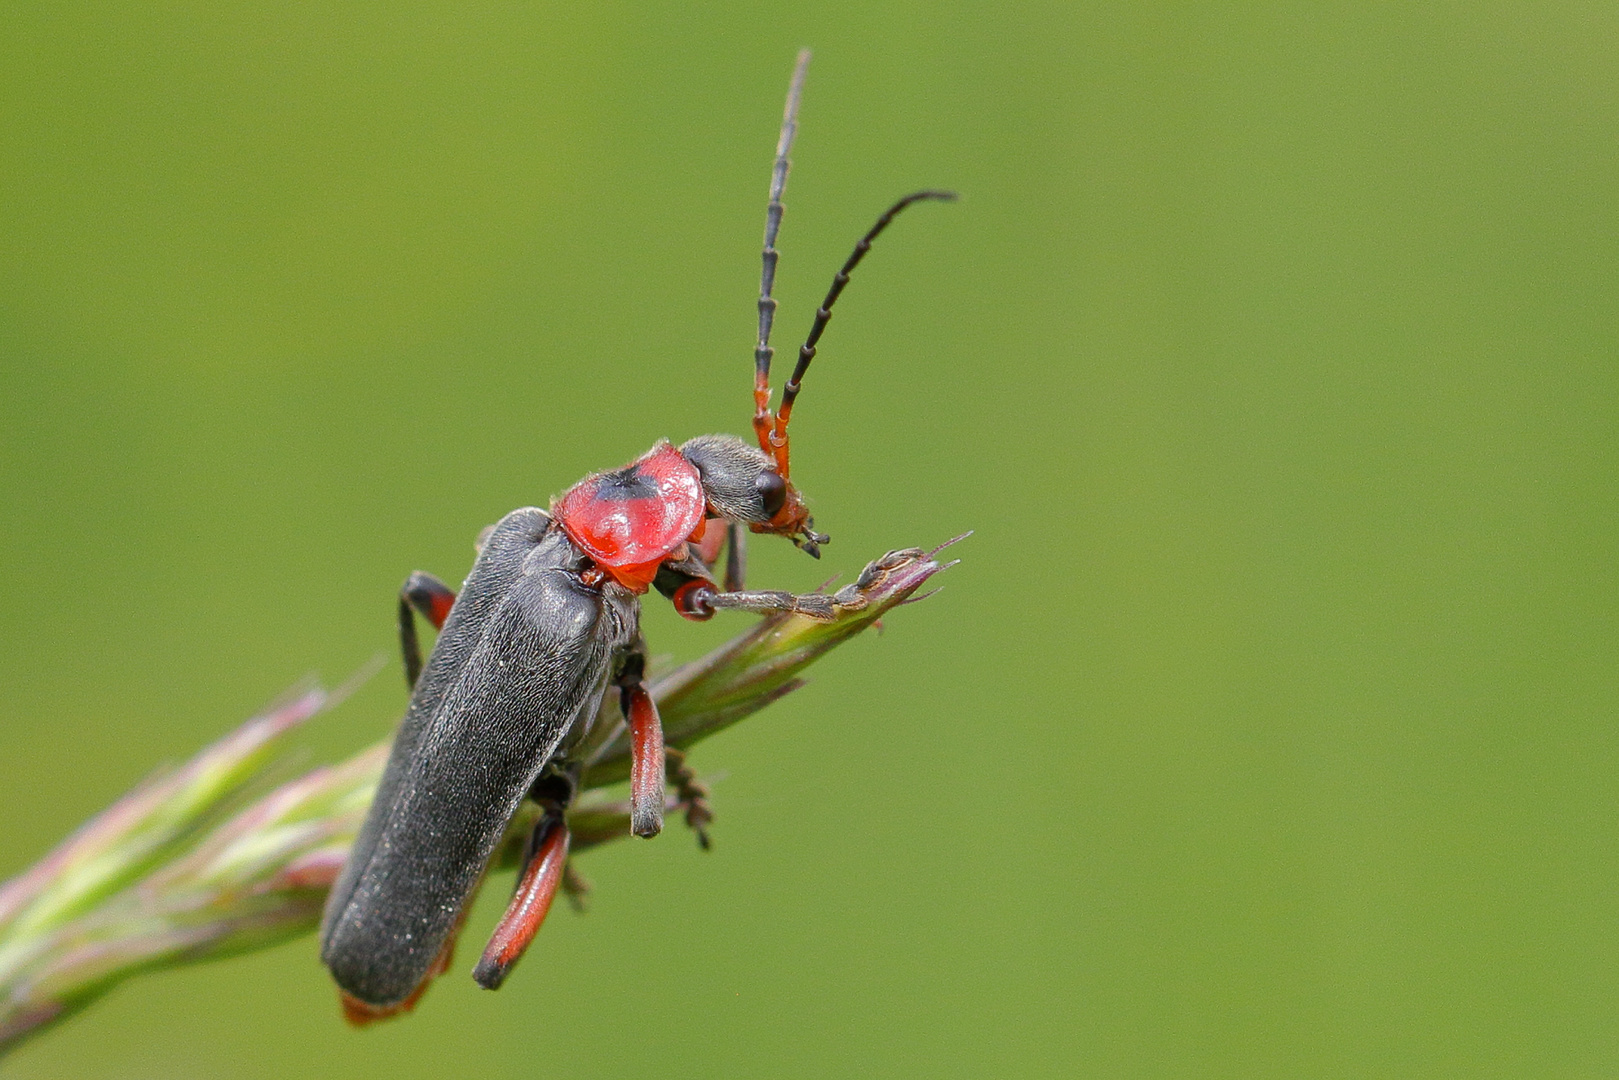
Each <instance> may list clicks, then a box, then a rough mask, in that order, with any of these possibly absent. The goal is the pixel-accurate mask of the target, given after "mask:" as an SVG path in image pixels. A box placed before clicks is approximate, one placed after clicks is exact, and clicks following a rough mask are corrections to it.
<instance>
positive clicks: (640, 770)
mask: <svg viewBox="0 0 1619 1080" xmlns="http://www.w3.org/2000/svg"><path fill="white" fill-rule="evenodd" d="M618 700H619V706H620V708H622V709H623V710H624V721H625V723H627V724H628V725H629V727H630V831H631V832H633V833H634V834H635V835H636V836H640V837H643V838H646V839H651V838H652V837H654V836H657V835H658V833H660V832H662V831H663V774H664V767H665V766H664V762H665V754H664V748H663V721H661V720H660V719H659V718H658V706H657V703H656V702H654V701H653V700H652V695H651V694H650V693H649V692H648V691H647V688H646V684H645V683H643V682H642V681H641V680H640V679H639V678H637V679H636V680H635V681H634V682H633V683H630V684H629V685H627V686H620V687H619V698H618Z"/></svg>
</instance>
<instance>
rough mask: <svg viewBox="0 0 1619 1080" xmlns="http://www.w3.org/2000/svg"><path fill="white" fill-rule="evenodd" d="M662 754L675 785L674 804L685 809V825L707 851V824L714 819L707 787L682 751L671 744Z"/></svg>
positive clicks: (708, 844) (708, 845)
mask: <svg viewBox="0 0 1619 1080" xmlns="http://www.w3.org/2000/svg"><path fill="white" fill-rule="evenodd" d="M663 756H664V762H665V767H666V769H667V770H668V776H669V779H670V781H672V782H673V783H674V785H675V805H676V806H677V807H683V808H684V809H685V811H686V825H687V827H688V828H690V829H691V831H692V832H694V833H696V834H697V846H698V847H700V848H702V849H703V850H704V851H708V850H709V849H710V848H711V847H712V846H713V845H712V844H711V843H710V842H709V839H708V824H709V822H711V821H713V820H714V810H713V808H712V807H711V806H709V805H708V787H707V786H706V785H704V784H703V783H702V782H700V781H699V780H698V779H697V774H696V773H695V772H693V771H692V767H691V766H690V765H687V764H686V755H685V754H684V753H683V752H682V751H679V750H676V749H675V748H674V747H672V746H671V747H669V748H668V749H667V750H665V751H664V752H663Z"/></svg>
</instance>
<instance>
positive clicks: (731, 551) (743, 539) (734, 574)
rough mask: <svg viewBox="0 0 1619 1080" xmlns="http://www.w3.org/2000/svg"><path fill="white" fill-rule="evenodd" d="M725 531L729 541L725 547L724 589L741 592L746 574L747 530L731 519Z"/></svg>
mask: <svg viewBox="0 0 1619 1080" xmlns="http://www.w3.org/2000/svg"><path fill="white" fill-rule="evenodd" d="M725 532H726V535H727V536H728V537H730V541H731V542H730V543H729V544H727V545H726V547H725V591H726V592H741V591H742V590H743V589H744V588H745V587H746V586H745V585H744V584H743V580H744V579H745V578H746V577H747V575H748V530H747V529H746V527H744V526H743V525H742V524H741V523H740V522H736V521H733V522H731V523H730V528H728V529H726V530H725Z"/></svg>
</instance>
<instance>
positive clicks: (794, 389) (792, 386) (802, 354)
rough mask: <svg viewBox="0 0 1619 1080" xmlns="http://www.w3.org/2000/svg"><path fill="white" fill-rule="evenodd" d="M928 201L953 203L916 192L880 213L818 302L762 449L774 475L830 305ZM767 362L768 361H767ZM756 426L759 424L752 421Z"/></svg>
mask: <svg viewBox="0 0 1619 1080" xmlns="http://www.w3.org/2000/svg"><path fill="white" fill-rule="evenodd" d="M927 199H937V200H939V201H941V202H955V200H956V193H955V192H954V191H916V192H912V193H911V194H909V195H907V196H905V197H904V198H903V199H901V200H900V201H899V202H897V203H895V204H894V205H893V206H890V207H889V208H888V209H887V210H885V211H883V216H882V217H880V218H878V219H877V224H875V225H873V226H872V227H871V229H870V231H868V232H867V233H866V235H865V236H862V237H861V238H860V242H859V243H858V244H856V245H855V246H854V253H853V254H851V255H850V256H849V258H848V260H847V261H846V262H845V263H844V264H843V269H841V270H839V271H838V272H837V276H835V277H834V278H833V279H832V287H831V288H830V289H828V290H827V291H826V299H825V300H822V301H821V306H820V308H819V310H817V311H816V312H815V322H814V324H813V325H812V326H810V332H809V337H807V338H805V339H804V345H803V347H802V348H800V349H799V350H798V363H797V364H796V365H794V367H793V377H792V378H790V379H788V380H787V385H786V386H783V387H782V388H781V409H780V410H779V411H778V412H777V413H776V426H775V430H774V431H772V432H771V433H770V445H769V446H767V447H762V449H764V451H765V453H767V454H772V455H774V456H775V459H776V471H777V472H779V473H780V474H781V475H782V476H783V477H785V476H786V475H787V422H788V421H789V420H790V419H792V415H793V402H794V401H795V400H796V399H797V398H798V390H799V386H800V384H802V383H803V381H804V372H806V371H808V370H809V366H810V361H811V360H814V359H815V346H816V344H817V343H818V342H819V341H820V340H821V335H822V334H823V333H824V332H825V331H826V324H827V323H828V322H830V321H831V319H832V305H833V304H835V303H837V302H838V297H839V296H841V295H843V287H844V286H845V285H847V284H849V275H850V274H852V273H853V272H854V268H855V267H857V266H859V265H860V260H861V259H863V258H865V257H866V252H868V251H870V250H871V242H872V241H873V240H875V239H877V237H878V236H879V235H880V234H881V233H882V231H883V230H884V229H886V228H888V223H889V222H891V221H893V220H894V218H895V217H896V216H897V215H898V214H899V212H900V211H901V210H903V209H905V208H906V207H907V206H909V205H911V204H912V203H915V202H922V201H924V200H927ZM767 362H768V361H767ZM754 423H755V425H757V424H758V420H757V419H755V420H754Z"/></svg>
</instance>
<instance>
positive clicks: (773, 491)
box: [753, 469, 787, 517]
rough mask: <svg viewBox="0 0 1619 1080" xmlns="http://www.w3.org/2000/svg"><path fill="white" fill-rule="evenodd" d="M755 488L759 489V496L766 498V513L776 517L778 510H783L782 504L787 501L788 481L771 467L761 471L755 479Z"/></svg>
mask: <svg viewBox="0 0 1619 1080" xmlns="http://www.w3.org/2000/svg"><path fill="white" fill-rule="evenodd" d="M753 490H755V491H757V492H758V493H759V498H761V499H763V500H764V504H765V513H766V514H769V515H770V516H771V517H775V516H776V514H777V512H779V511H780V510H781V508H782V504H784V503H785V502H786V501H787V481H785V480H783V479H782V478H781V476H780V475H779V474H778V473H773V472H771V471H770V470H769V469H766V470H765V471H763V472H761V473H760V474H759V476H758V478H757V479H756V480H754V482H753Z"/></svg>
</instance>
